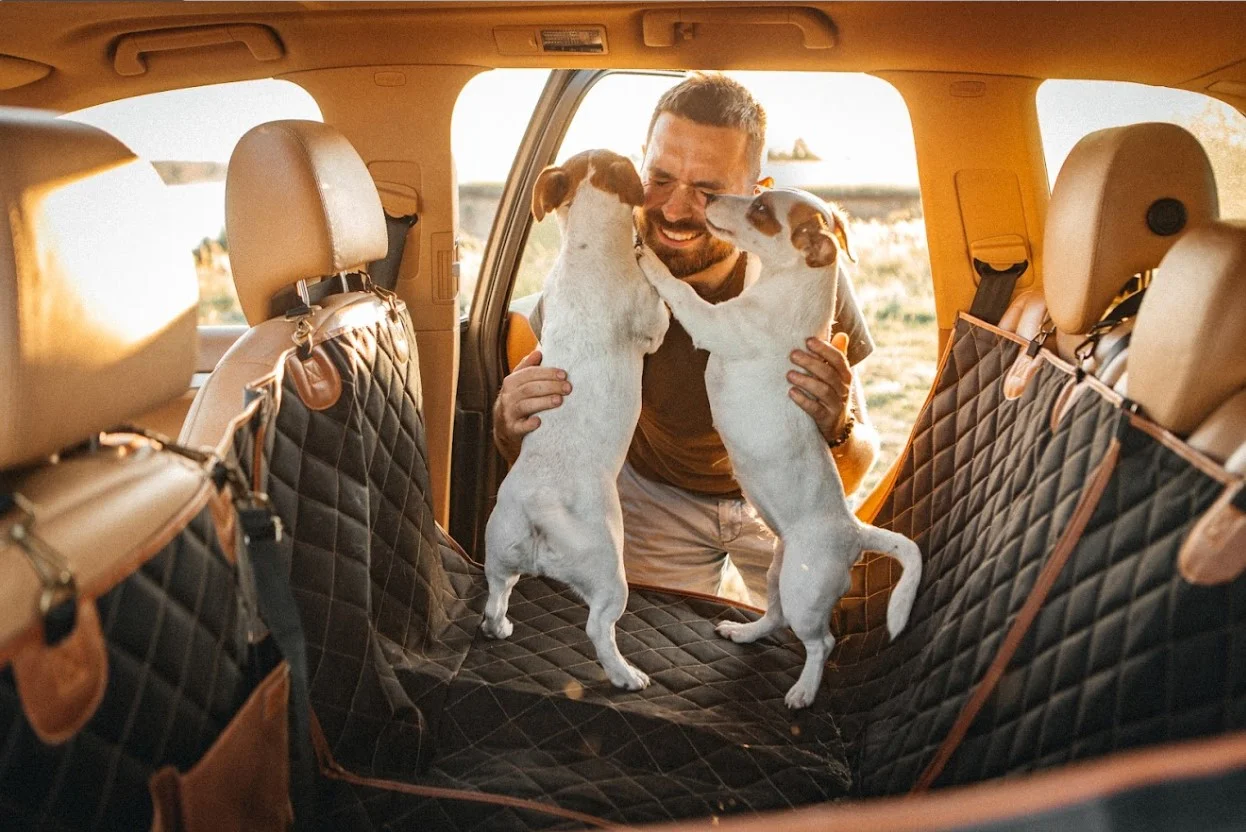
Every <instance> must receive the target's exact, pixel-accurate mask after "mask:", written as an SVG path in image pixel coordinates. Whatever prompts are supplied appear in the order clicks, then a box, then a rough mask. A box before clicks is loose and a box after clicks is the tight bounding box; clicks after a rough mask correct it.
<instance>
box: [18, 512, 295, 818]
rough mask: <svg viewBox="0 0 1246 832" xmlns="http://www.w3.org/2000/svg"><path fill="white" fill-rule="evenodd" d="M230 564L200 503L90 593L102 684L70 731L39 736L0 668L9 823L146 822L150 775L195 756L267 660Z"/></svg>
mask: <svg viewBox="0 0 1246 832" xmlns="http://www.w3.org/2000/svg"><path fill="white" fill-rule="evenodd" d="M237 582H238V574H237V568H236V567H235V566H232V565H231V564H230V563H229V562H228V561H227V560H226V559H225V557H224V555H223V554H222V551H221V548H220V544H219V543H218V541H217V537H216V530H215V527H214V526H213V523H212V519H211V514H210V509H208V508H206V507H205V508H204V509H203V510H202V511H201V512H199V514H198V515H196V516H195V518H194V519H193V520H192V521H191V522H190V524H189V525H188V526H187V527H186V529H185V530H184V531H182V532H181V533H180V534H179V535H178V536H177V537H175V538H174V539H173V540H172V541H171V542H170V543H169V544H168V545H167V546H165V547H164V549H163V550H161V551H160V552H159V553H158V554H157V555H156V556H155V557H153V558H152V559H151V560H149V561H147V562H146V563H145V564H143V566H142V567H141V568H140V569H139V570H138V571H136V572H135V573H134V574H132V575H131V576H130V577H129V578H127V579H126V580H125V581H124V582H122V583H121V584H119V585H117V586H116V587H114V588H113V589H112V590H111V591H110V592H109V593H108V594H106V595H104V596H102V597H101V598H100V599H99V600H98V602H97V609H98V610H99V615H100V623H101V625H102V627H103V631H104V637H105V639H106V640H107V644H108V661H109V678H108V687H107V690H106V692H105V694H104V699H103V701H102V702H101V704H100V706H99V709H98V710H97V711H96V713H95V716H94V717H93V718H92V719H91V721H90V722H89V723H88V724H87V725H86V727H85V728H84V729H83V730H82V731H81V732H79V734H78V735H77V736H76V737H74V738H73V739H72V740H70V741H68V742H66V743H65V744H63V745H60V746H56V747H48V746H45V745H44V744H43V743H42V742H40V741H39V739H38V738H37V737H36V736H35V735H34V732H33V731H32V730H31V728H30V725H29V724H28V723H27V722H26V719H25V717H24V715H23V713H22V709H21V703H20V702H19V701H18V698H17V692H16V689H15V687H14V681H13V672H12V670H11V669H9V668H5V669H4V670H3V671H0V817H3V819H4V822H3V824H0V825H2V826H3V828H5V829H36V828H37V829H49V830H81V829H147V828H149V827H150V826H151V819H152V808H151V799H150V797H149V793H148V789H147V781H148V778H150V777H151V775H152V774H153V773H154V772H155V771H156V770H157V769H160V768H162V767H164V766H166V765H173V766H176V767H177V768H178V769H179V770H180V771H183V772H184V771H186V770H188V769H189V768H190V767H192V766H193V765H194V764H195V763H196V762H198V761H199V759H200V758H201V757H202V756H203V754H204V753H205V752H206V751H207V750H208V748H209V747H210V746H211V745H212V743H213V741H214V740H215V739H216V738H217V736H218V735H219V734H220V733H221V731H222V730H223V729H224V728H225V726H226V725H227V724H228V723H229V721H230V719H232V717H233V715H234V714H235V713H236V712H237V711H238V709H239V708H240V707H242V705H243V703H244V702H245V701H246V698H247V697H248V696H249V695H250V693H251V691H252V689H253V688H254V687H255V685H256V684H257V683H258V682H259V681H261V680H262V679H263V677H264V675H266V673H267V672H268V670H270V669H271V663H269V662H261V661H260V660H259V659H258V658H257V657H255V656H254V655H252V652H251V651H249V650H248V647H247V631H248V626H249V624H250V622H251V618H250V615H249V614H247V613H246V612H245V610H244V608H242V607H241V598H240V594H239V593H238V592H237V591H236V587H237V585H238V584H237Z"/></svg>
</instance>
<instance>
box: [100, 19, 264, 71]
mask: <svg viewBox="0 0 1246 832" xmlns="http://www.w3.org/2000/svg"><path fill="white" fill-rule="evenodd" d="M229 43H241V44H244V45H245V46H246V47H247V49H249V50H250V51H251V56H252V57H253V58H255V60H257V61H275V60H277V59H279V58H281V57H283V56H284V55H285V49H284V48H283V47H282V45H281V41H280V40H278V39H277V33H276V32H274V31H273V30H272V29H270V28H268V27H267V26H261V25H259V24H258V23H231V24H222V25H219V26H193V27H187V28H181V29H159V30H157V31H154V32H141V33H139V34H133V35H126V36H125V37H123V38H121V40H119V41H117V51H116V53H115V54H114V55H113V68H114V69H115V70H116V71H117V74H118V75H125V76H132V75H142V74H144V73H145V72H147V62H146V61H144V60H143V55H145V54H150V53H152V52H172V51H175V50H178V49H194V48H196V47H201V46H222V45H224V44H229Z"/></svg>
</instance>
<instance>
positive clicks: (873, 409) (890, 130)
mask: <svg viewBox="0 0 1246 832" xmlns="http://www.w3.org/2000/svg"><path fill="white" fill-rule="evenodd" d="M727 74H728V75H730V76H731V77H732V78H735V79H736V80H738V81H739V82H740V83H742V84H744V85H745V86H746V87H748V88H749V89H750V90H751V91H752V92H753V94H754V95H755V96H756V98H757V99H758V101H759V102H760V103H761V104H762V106H763V107H764V108H765V109H766V113H767V122H768V125H767V137H766V139H767V146H766V152H765V157H764V158H763V164H762V176H763V177H765V176H770V177H772V178H773V179H774V180H775V184H776V185H777V186H781V187H799V188H804V189H806V190H809V191H812V192H814V193H816V194H817V195H819V196H821V197H823V198H824V199H827V200H830V201H832V202H835V203H837V204H838V205H839V206H840V207H841V208H843V209H844V210H845V211H846V212H847V214H848V215H849V219H850V223H849V228H850V232H851V235H852V238H853V244H854V247H855V248H856V252H857V257H858V262H857V264H856V265H855V266H850V268H849V272H850V275H851V279H852V281H853V285H854V287H855V289H856V292H857V297H858V300H859V301H860V304H861V308H862V312H863V314H864V316H865V319H866V321H867V323H868V325H869V328H870V332H871V333H872V334H873V336H874V340H875V342H876V349H875V351H874V353H873V355H872V356H871V357H870V358H868V359H867V360H866V361H865V362H864V363H863V364H862V365H861V367H860V377H861V379H862V382H863V383H864V387H865V391H866V398H867V406H868V410H869V413H870V417H871V419H872V420H873V422H874V424H875V426H876V427H877V428H878V430H879V434H880V437H881V451H880V454H879V458H878V460H877V461H876V463H875V465H874V467H873V468H872V469H871V472H870V475H869V476H868V477H867V478H866V480H865V481H864V483H863V485H862V487H861V488H860V489H859V490H858V491H857V492H856V495H857V497H858V498H860V497H862V496H864V495H867V494H868V493H869V492H870V490H871V489H872V488H873V486H874V485H875V484H876V483H877V481H878V480H879V479H880V478H881V477H882V476H883V474H884V473H885V472H886V471H887V469H888V468H889V467H890V466H891V463H892V461H893V460H894V459H895V457H896V455H897V454H899V452H900V451H901V450H902V449H903V447H904V444H905V442H906V441H907V440H908V435H909V432H910V429H911V428H912V426H913V422H914V421H915V420H916V418H917V413H918V411H919V410H920V409H921V405H922V403H923V402H924V401H925V398H926V395H927V392H928V391H929V389H930V386H931V384H932V383H933V380H934V372H935V365H936V359H937V351H938V328H937V324H936V322H935V305H934V285H933V282H932V280H931V275H930V259H929V255H928V253H927V247H926V226H925V221H924V218H923V214H922V204H921V196H920V192H919V188H918V179H917V152H916V148H915V145H914V141H913V130H912V125H911V123H910V121H909V115H908V108H907V107H906V106H905V104H904V100H903V99H902V98H901V96H900V94H899V92H897V91H896V89H895V88H894V87H892V86H891V85H890V84H888V83H887V82H885V81H883V80H881V79H879V78H875V77H873V76H869V75H864V74H859V73H790V72H729V73H727ZM680 80H681V79H680V78H679V77H671V76H661V75H640V74H624V73H618V74H612V75H607V76H605V77H603V78H602V79H601V80H599V81H598V82H597V83H596V84H595V85H594V86H593V87H592V88H591V89H590V90H589V91H588V93H587V94H586V95H585V97H584V100H583V101H582V103H581V104H580V106H579V109H578V110H577V112H576V114H575V116H574V118H573V119H572V121H571V124H570V126H569V128H568V130H567V135H566V137H565V139H564V140H563V143H562V145H561V147H560V148H559V152H558V154H557V160H558V161H562V160H565V159H567V158H569V157H570V156H572V155H574V154H576V153H579V152H581V151H583V150H588V149H591V148H606V149H609V150H613V151H615V152H616V153H620V154H622V155H624V156H627V157H629V158H630V159H632V161H633V162H634V163H636V165H637V167H639V165H640V163H641V159H642V156H643V149H644V143H645V134H646V132H647V130H648V127H649V119H650V117H651V115H652V113H653V108H654V105H655V104H656V103H657V101H658V99H659V98H660V97H661V95H662V93H664V92H665V91H666V90H667V89H669V88H670V87H672V86H673V85H675V84H677V83H679V81H680ZM558 245H559V234H558V228H557V224H556V221H555V220H554V218H553V217H552V216H550V217H546V218H545V219H544V220H543V221H542V222H540V223H534V224H533V225H532V228H531V231H530V233H529V235H528V242H527V245H526V248H525V249H524V252H523V257H522V260H521V263H520V266H519V272H518V274H517V275H516V279H515V285H514V290H513V294H512V298H513V300H512V303H511V308H512V309H514V310H517V311H520V312H524V313H527V312H529V311H530V310H531V308H532V306H534V305H535V303H536V299H537V297H539V292H540V290H541V287H542V285H543V283H544V281H545V275H546V274H547V273H548V272H549V270H550V267H551V266H552V265H553V262H554V259H555V258H556V257H557V254H558Z"/></svg>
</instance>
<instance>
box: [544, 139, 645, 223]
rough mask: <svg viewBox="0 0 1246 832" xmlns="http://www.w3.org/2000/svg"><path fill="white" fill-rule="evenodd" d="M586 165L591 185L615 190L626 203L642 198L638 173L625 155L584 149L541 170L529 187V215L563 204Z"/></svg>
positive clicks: (572, 192) (550, 211)
mask: <svg viewBox="0 0 1246 832" xmlns="http://www.w3.org/2000/svg"><path fill="white" fill-rule="evenodd" d="M590 169H591V170H592V172H593V176H592V179H590V180H589V181H590V182H591V183H592V185H593V187H594V188H597V189H598V190H600V191H604V192H606V193H610V194H615V195H616V196H618V198H619V199H620V201H622V202H623V203H625V204H627V205H633V206H634V205H640V204H641V203H643V202H644V201H645V188H644V185H643V184H641V181H640V174H638V173H637V172H636V166H635V165H633V164H632V163H631V161H630V160H629V159H628V158H627V157H626V156H620V155H619V154H617V153H612V152H611V151H609V150H586V151H584V152H583V153H577V154H575V155H574V156H572V157H571V158H570V159H568V160H567V161H566V162H563V164H562V166H561V167H556V166H554V165H550V166H549V167H547V168H546V169H545V170H543V171H541V175H540V176H538V177H537V179H536V185H535V186H533V188H532V215H533V216H534V217H536V220H537V222H540V221H541V220H542V219H544V218H545V215H546V214H550V213H553V212H554V211H556V210H558V209H559V208H561V207H562V206H563V205H566V204H567V203H568V202H569V201H570V200H571V198H572V197H573V196H574V195H575V191H576V189H577V188H579V187H580V183H581V182H583V181H584V177H586V176H588V174H589V170H590Z"/></svg>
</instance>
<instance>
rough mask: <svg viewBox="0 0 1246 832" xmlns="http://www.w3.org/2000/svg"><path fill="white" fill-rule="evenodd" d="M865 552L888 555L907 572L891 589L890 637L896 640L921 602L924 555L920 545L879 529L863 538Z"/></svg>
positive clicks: (870, 528)
mask: <svg viewBox="0 0 1246 832" xmlns="http://www.w3.org/2000/svg"><path fill="white" fill-rule="evenodd" d="M862 542H863V543H864V546H863V548H865V549H867V550H869V551H872V552H884V553H886V554H888V555H891V556H892V557H893V558H895V559H896V560H898V561H899V562H900V566H901V568H902V569H903V570H904V572H903V573H902V574H901V575H900V580H899V581H897V582H896V585H895V586H894V587H892V588H891V599H890V600H889V601H888V602H887V633H888V634H889V635H890V636H891V637H892V638H895V637H896V636H897V635H899V634H900V631H901V630H903V629H904V625H905V624H907V623H908V621H909V613H910V612H911V611H912V610H913V602H914V601H915V600H916V599H917V586H918V584H920V583H921V579H922V553H921V549H919V548H917V544H916V543H914V542H913V541H911V540H909V539H908V538H907V537H905V536H904V535H902V534H896V533H895V532H892V531H887V530H886V529H880V528H878V527H877V526H866V527H865V528H864V530H863V534H862Z"/></svg>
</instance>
